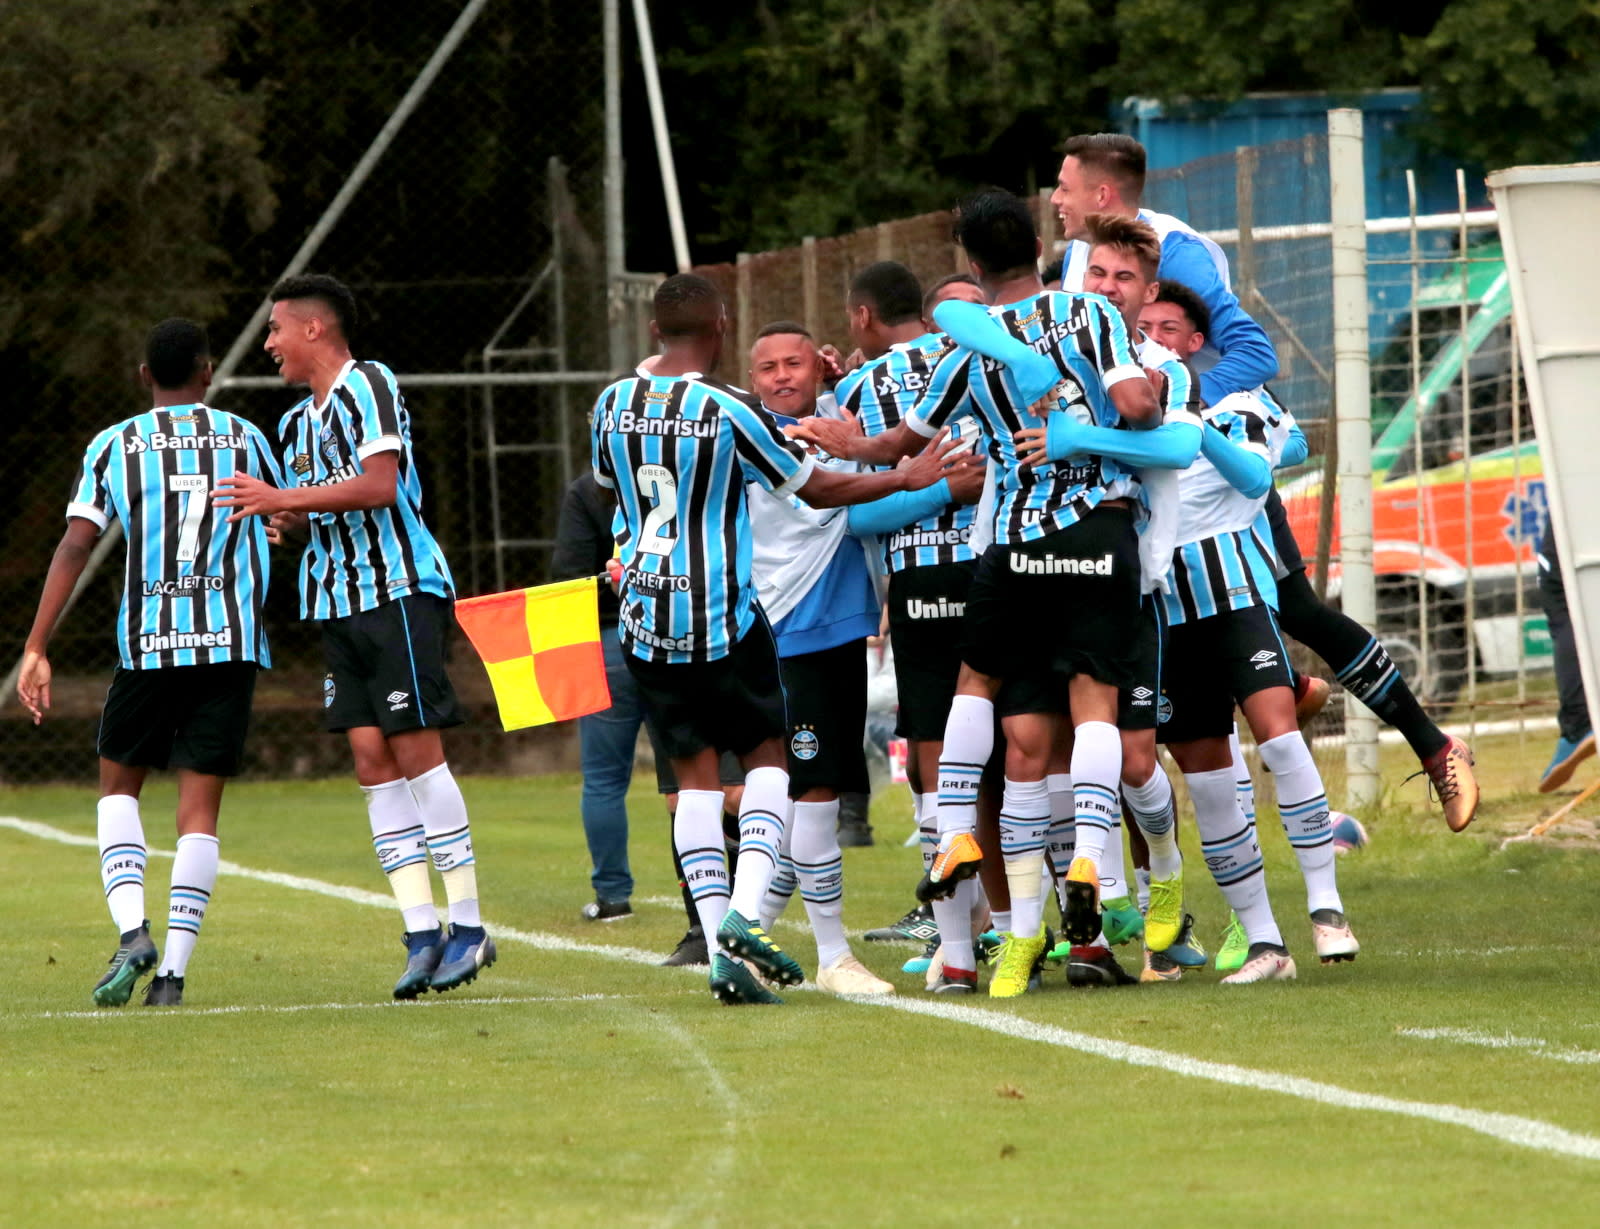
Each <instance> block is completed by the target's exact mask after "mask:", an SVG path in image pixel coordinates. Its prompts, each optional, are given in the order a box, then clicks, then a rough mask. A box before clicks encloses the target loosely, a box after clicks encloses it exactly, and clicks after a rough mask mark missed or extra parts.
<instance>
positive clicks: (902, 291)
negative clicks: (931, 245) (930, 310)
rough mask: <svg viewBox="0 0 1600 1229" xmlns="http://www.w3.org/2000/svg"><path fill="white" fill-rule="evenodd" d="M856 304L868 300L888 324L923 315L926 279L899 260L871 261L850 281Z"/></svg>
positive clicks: (904, 321)
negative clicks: (923, 281)
mask: <svg viewBox="0 0 1600 1229" xmlns="http://www.w3.org/2000/svg"><path fill="white" fill-rule="evenodd" d="M850 302H851V303H852V305H856V304H861V303H867V304H870V305H871V306H872V310H873V311H875V312H876V313H877V314H878V319H879V320H882V321H883V322H884V323H885V324H887V325H896V324H910V323H911V322H913V321H915V320H920V319H921V318H922V283H921V282H919V281H917V275H916V274H915V273H913V272H911V270H910V269H908V268H906V267H905V266H904V265H903V264H901V263H900V262H899V261H898V260H880V261H878V262H877V263H876V264H871V265H868V266H867V267H866V268H865V269H863V270H861V272H860V273H857V274H856V275H855V278H854V279H853V280H852V281H851V283H850Z"/></svg>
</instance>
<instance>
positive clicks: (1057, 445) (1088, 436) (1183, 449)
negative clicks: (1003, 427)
mask: <svg viewBox="0 0 1600 1229" xmlns="http://www.w3.org/2000/svg"><path fill="white" fill-rule="evenodd" d="M1201 434H1202V432H1201V429H1200V428H1199V427H1198V426H1196V425H1195V424H1194V423H1193V422H1167V423H1162V424H1161V425H1160V426H1159V427H1157V428H1155V429H1154V430H1153V431H1122V430H1119V429H1117V428H1115V427H1091V426H1089V425H1088V424H1087V423H1081V422H1079V421H1078V420H1077V419H1075V418H1073V417H1072V416H1071V415H1070V414H1060V413H1052V414H1050V415H1048V416H1047V417H1046V419H1045V437H1044V438H1045V449H1046V451H1047V452H1048V453H1049V454H1050V459H1051V460H1052V461H1065V460H1066V459H1067V458H1068V457H1074V456H1079V455H1081V454H1086V453H1087V454H1092V455H1094V456H1100V457H1110V458H1111V459H1112V460H1114V461H1125V462H1127V463H1128V464H1129V465H1138V466H1145V465H1148V466H1152V467H1154V468H1156V469H1187V468H1188V467H1189V466H1190V465H1192V464H1193V463H1194V459H1195V457H1197V456H1198V455H1199V454H1200V437H1201Z"/></svg>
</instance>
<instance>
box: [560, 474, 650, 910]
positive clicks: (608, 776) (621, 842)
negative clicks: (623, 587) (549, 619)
mask: <svg viewBox="0 0 1600 1229" xmlns="http://www.w3.org/2000/svg"><path fill="white" fill-rule="evenodd" d="M615 511H616V499H615V497H614V496H613V495H612V494H611V492H610V491H607V490H605V489H604V488H603V487H601V485H600V484H599V483H598V482H596V481H595V480H594V474H592V473H588V472H585V473H584V474H582V475H581V476H579V477H578V478H575V479H573V481H572V484H571V485H570V486H569V487H567V494H566V498H565V499H564V500H563V501H562V504H561V517H560V520H559V521H558V523H557V528H556V548H555V553H554V556H553V557H552V559H551V564H550V572H551V579H552V580H572V579H575V578H577V577H579V576H594V575H597V574H598V573H600V572H603V571H605V569H606V561H607V560H608V559H610V558H611V557H612V555H613V554H614V553H615V551H616V543H615V542H614V541H613V539H612V536H611V518H612V516H613V514H614V513H615ZM599 590H600V643H601V645H602V646H603V649H604V652H605V660H606V685H607V686H608V687H609V688H610V689H611V707H610V708H608V709H604V710H602V711H601V712H598V713H590V714H589V715H588V716H587V717H579V718H578V744H579V747H580V748H581V751H580V757H581V760H582V765H583V801H582V810H583V835H584V837H585V839H586V840H587V841H588V842H589V861H590V862H591V863H592V865H593V869H592V870H591V871H590V874H589V882H590V884H592V885H593V887H594V900H592V901H590V902H589V903H588V904H587V905H585V906H584V907H583V916H584V917H586V918H588V919H589V920H590V921H592V922H615V921H618V920H620V919H621V918H625V917H630V916H632V914H633V906H632V905H631V904H630V903H629V901H630V898H631V897H632V896H633V873H632V871H630V870H629V868H628V785H629V783H630V782H631V781H632V780H633V756H634V747H635V744H637V742H638V741H639V727H640V726H641V725H643V724H644V706H643V704H641V703H640V700H639V689H638V687H637V686H636V685H635V683H634V681H633V675H631V674H629V673H628V668H627V666H626V664H624V662H623V660H622V642H621V641H620V640H619V639H618V638H617V595H616V594H615V593H613V592H612V590H611V586H609V585H600V586H599Z"/></svg>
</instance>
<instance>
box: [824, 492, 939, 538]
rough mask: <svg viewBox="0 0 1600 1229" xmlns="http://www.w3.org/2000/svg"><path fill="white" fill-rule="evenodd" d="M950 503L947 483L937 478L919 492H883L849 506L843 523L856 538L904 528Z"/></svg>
mask: <svg viewBox="0 0 1600 1229" xmlns="http://www.w3.org/2000/svg"><path fill="white" fill-rule="evenodd" d="M953 502H955V497H954V496H953V495H951V494H950V484H949V483H948V482H946V481H945V480H944V479H943V478H941V479H939V481H938V482H935V483H934V484H933V485H932V486H930V487H923V488H922V490H920V491H896V492H895V493H894V494H893V495H885V496H884V497H883V498H882V499H874V500H872V501H871V502H870V503H864V504H855V505H854V506H852V507H851V509H850V513H849V520H848V521H847V522H846V524H848V525H849V527H850V533H851V534H852V536H854V537H857V538H868V537H871V536H873V535H874V534H884V533H893V532H894V531H895V530H896V529H904V528H905V527H906V526H907V525H915V524H916V523H917V522H918V521H920V520H925V519H927V518H928V517H930V516H936V515H938V514H939V513H940V512H943V511H944V510H945V509H946V508H948V507H949V506H950V505H951V504H952V503H953Z"/></svg>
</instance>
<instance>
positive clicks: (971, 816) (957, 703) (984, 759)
mask: <svg viewBox="0 0 1600 1229" xmlns="http://www.w3.org/2000/svg"><path fill="white" fill-rule="evenodd" d="M993 753H994V705H993V704H992V703H991V702H990V701H988V700H985V699H984V698H983V697H982V696H957V697H956V698H955V699H954V700H952V701H951V702H950V716H949V717H948V718H947V719H946V720H945V726H944V749H943V750H942V751H941V752H940V753H939V794H938V798H939V841H940V843H941V844H945V843H947V842H948V840H949V839H950V838H951V837H953V836H955V835H956V834H957V833H961V832H973V831H975V830H976V829H977V827H978V783H979V781H981V780H982V779H983V767H984V765H985V764H987V763H988V762H989V757H990V756H991V755H992V754H993Z"/></svg>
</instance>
